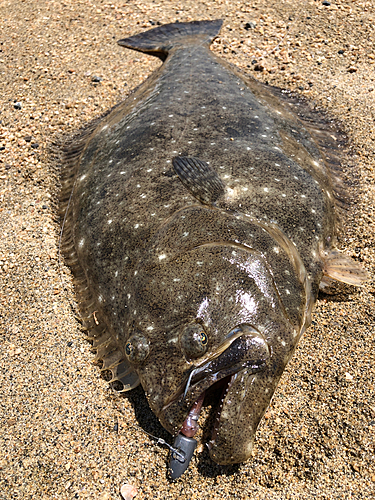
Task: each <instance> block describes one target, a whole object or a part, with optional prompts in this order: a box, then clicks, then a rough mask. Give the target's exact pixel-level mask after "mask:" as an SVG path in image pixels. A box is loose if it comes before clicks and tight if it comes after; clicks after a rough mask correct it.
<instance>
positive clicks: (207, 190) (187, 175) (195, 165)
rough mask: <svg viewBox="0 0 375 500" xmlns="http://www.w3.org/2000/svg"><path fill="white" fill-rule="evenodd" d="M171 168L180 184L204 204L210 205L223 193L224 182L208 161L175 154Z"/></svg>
mask: <svg viewBox="0 0 375 500" xmlns="http://www.w3.org/2000/svg"><path fill="white" fill-rule="evenodd" d="M172 163H173V168H174V171H175V172H176V174H177V175H178V176H179V178H180V180H181V182H182V184H183V185H184V186H185V187H186V188H187V189H188V190H189V191H190V192H191V194H192V195H193V196H194V197H195V198H197V200H199V201H200V202H201V203H203V204H205V205H212V204H213V203H215V201H216V200H217V199H218V198H219V197H220V196H221V195H222V194H224V187H225V186H224V183H223V181H222V180H221V179H220V177H219V176H218V174H217V172H216V171H215V170H214V169H213V168H212V167H210V166H209V165H208V163H206V162H204V161H202V160H199V159H198V158H193V157H192V156H190V157H187V156H177V157H176V158H173V160H172Z"/></svg>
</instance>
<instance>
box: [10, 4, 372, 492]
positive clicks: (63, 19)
mask: <svg viewBox="0 0 375 500" xmlns="http://www.w3.org/2000/svg"><path fill="white" fill-rule="evenodd" d="M323 3H324V2H323ZM323 3H322V2H321V1H301V2H293V1H290V0H286V1H284V2H281V1H280V0H268V1H267V2H260V1H258V0H255V1H252V2H243V1H235V0H231V1H224V0H217V1H209V0H206V1H194V2H191V1H190V0H187V1H185V2H176V1H162V0H156V1H151V0H144V1H142V2H136V1H134V0H129V1H125V0H122V1H117V0H113V1H112V2H108V3H105V2H103V1H100V0H92V1H90V0H85V1H73V0H65V1H63V2H57V1H54V0H50V1H45V0H44V1H43V0H38V1H37V0H28V1H20V0H11V1H1V2H0V12H1V16H0V44H1V45H0V49H1V51H0V75H1V77H0V88H1V100H2V102H1V107H0V282H1V288H0V304H1V306H0V322H1V323H0V333H1V352H0V366H1V372H0V373H1V399H0V404H1V406H0V407H1V413H0V425H1V427H0V498H1V499H7V500H8V499H31V498H33V499H42V500H47V499H75V498H77V499H85V498H90V499H100V500H109V499H119V498H121V497H120V488H121V486H122V485H124V484H130V485H133V486H135V487H136V488H137V495H136V497H135V498H136V499H150V498H159V499H164V498H165V499H168V498H170V499H177V498H178V499H179V500H182V499H193V498H196V499H210V500H214V499H224V498H228V499H229V498H230V499H231V498H251V499H263V498H264V499H267V500H268V499H280V500H281V499H297V498H298V499H313V498H314V499H336V498H337V499H338V498H340V499H359V498H363V499H370V498H375V454H374V437H375V400H374V374H375V368H374V352H375V350H374V310H375V309H374V294H375V289H374V284H373V281H372V282H371V281H370V282H369V283H368V285H366V286H365V287H364V288H363V289H360V290H354V289H349V290H346V291H345V293H342V292H340V293H337V294H336V295H333V296H330V297H329V296H321V297H320V299H319V301H318V303H317V306H316V308H315V311H314V317H313V319H314V321H313V325H312V326H311V328H310V329H309V330H308V331H307V332H306V334H305V335H304V337H303V339H302V340H301V342H300V344H299V346H298V348H297V350H296V352H295V355H294V357H293V359H292V361H291V363H290V364H289V365H288V367H287V370H286V371H285V373H284V375H283V377H282V380H281V382H280V385H279V388H278V390H277V392H276V394H275V396H274V398H273V400H272V403H271V406H270V408H269V410H268V411H267V413H266V415H265V418H264V419H263V421H262V423H261V425H260V427H259V430H258V432H257V438H256V445H255V449H254V453H253V457H252V458H251V459H250V460H249V461H248V462H247V463H245V464H241V465H238V466H234V467H221V466H217V465H215V464H214V463H212V462H211V461H210V459H209V457H208V453H207V451H206V449H205V447H204V446H199V448H198V452H197V453H196V455H195V457H194V458H193V460H192V463H191V465H190V468H189V470H188V472H187V473H186V474H185V475H184V476H183V477H182V478H181V479H180V480H178V481H176V482H174V483H173V482H171V481H169V480H168V478H167V475H166V471H167V469H166V463H167V460H168V450H167V449H166V448H165V447H163V446H160V445H156V444H155V441H154V440H153V439H151V438H150V437H149V436H148V435H147V434H146V433H145V432H144V431H147V432H149V433H152V434H155V435H157V436H158V437H162V438H163V439H165V440H170V437H169V436H168V434H167V433H166V432H165V431H164V430H163V429H162V428H161V426H160V425H159V424H158V422H157V420H156V418H155V417H154V416H153V414H152V413H151V412H150V410H149V409H148V406H147V403H146V400H145V397H144V395H143V392H142V390H141V389H136V390H135V391H133V392H132V393H130V394H129V395H128V396H125V397H119V396H117V395H116V394H114V393H113V392H112V391H111V390H110V389H109V387H108V385H107V383H106V382H105V380H103V379H102V378H101V377H100V372H99V369H98V368H97V367H96V366H94V365H93V363H92V360H93V354H92V352H91V348H90V345H89V344H88V343H87V342H86V341H85V340H84V338H83V332H82V329H81V325H80V322H79V319H78V309H77V303H76V299H75V296H74V289H73V285H72V276H71V274H70V271H69V269H67V268H66V267H65V266H64V264H63V262H59V258H58V247H59V220H58V216H57V196H58V190H59V168H60V167H59V163H58V161H56V160H55V159H54V157H53V155H51V146H52V145H53V143H55V142H58V141H59V140H60V139H61V137H63V136H69V135H70V134H72V133H74V131H77V130H78V129H79V127H81V126H83V125H84V124H86V123H87V122H89V121H90V120H92V119H93V118H95V117H97V116H99V115H100V114H101V113H103V112H104V111H105V110H107V109H109V108H110V107H111V106H112V105H114V104H115V103H117V102H119V101H121V100H122V99H124V98H125V97H126V96H127V94H128V93H129V91H130V90H131V89H133V88H134V87H135V86H137V85H138V84H140V83H141V82H142V81H144V79H145V78H146V77H147V76H148V75H149V74H150V73H151V72H152V71H153V70H154V69H155V68H156V67H158V65H159V64H160V63H159V61H158V60H157V59H155V58H152V57H149V56H146V55H142V54H139V53H136V52H132V51H130V50H125V49H123V48H121V47H119V46H117V45H116V40H118V39H120V38H124V37H126V36H129V35H131V34H134V33H137V32H140V31H142V30H145V29H148V28H151V27H152V26H154V25H156V23H161V24H165V23H168V22H173V21H176V20H179V21H191V20H195V19H215V18H223V19H224V26H223V30H222V33H221V35H220V38H219V39H218V40H217V41H216V43H215V44H214V45H213V50H214V52H215V53H217V54H218V55H220V56H221V57H223V58H224V59H226V60H228V61H230V62H232V63H234V64H235V65H237V66H238V67H240V68H242V69H243V70H244V71H245V72H247V73H249V74H250V75H252V76H255V77H256V78H258V79H259V80H261V81H263V82H268V83H269V84H270V85H276V86H279V87H281V88H284V89H289V90H293V91H295V92H296V93H298V94H300V95H302V96H304V97H305V98H306V99H308V100H310V101H311V102H313V103H315V106H317V107H318V108H320V109H322V110H324V111H325V112H326V113H328V115H329V116H330V117H331V118H332V119H334V120H336V121H337V122H338V123H340V124H341V127H342V129H343V130H344V131H345V132H346V134H347V135H348V138H349V141H350V147H349V149H348V153H347V154H346V155H345V156H344V157H343V159H344V165H345V166H346V167H347V168H346V176H347V179H348V181H349V182H350V183H351V184H353V189H354V191H356V192H357V193H358V194H359V196H358V200H357V203H356V204H355V205H354V206H353V208H352V210H351V211H350V213H349V214H348V218H347V220H346V222H345V224H344V230H343V232H342V235H341V238H340V245H341V248H343V249H345V250H346V252H347V253H348V254H349V255H351V256H352V257H354V258H355V259H357V260H358V261H360V262H363V264H364V265H365V266H366V268H367V269H368V270H369V271H370V274H371V276H373V274H372V272H373V268H374V261H375V255H374V250H375V245H374V198H375V188H374V186H375V184H374V181H375V179H374V176H375V172H374V139H375V134H374V118H375V103H374V96H375V82H374V77H375V71H374V69H375V50H374V42H375V14H374V2H365V1H350V0H345V1H341V0H338V1H332V2H331V4H330V5H323ZM325 3H327V2H325ZM246 5H249V6H248V7H247V6H246ZM250 5H251V6H250Z"/></svg>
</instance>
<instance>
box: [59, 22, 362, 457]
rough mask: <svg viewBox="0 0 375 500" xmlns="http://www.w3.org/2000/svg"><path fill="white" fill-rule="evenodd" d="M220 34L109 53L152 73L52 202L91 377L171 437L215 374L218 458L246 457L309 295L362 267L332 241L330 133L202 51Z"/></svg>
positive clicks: (210, 29) (164, 37)
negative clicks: (138, 61) (152, 64)
mask: <svg viewBox="0 0 375 500" xmlns="http://www.w3.org/2000/svg"><path fill="white" fill-rule="evenodd" d="M220 27H221V21H202V22H194V23H181V24H172V25H167V26H163V27H160V28H156V29H154V30H151V31H149V32H146V33H142V34H140V35H136V36H134V37H131V38H128V39H125V40H121V41H120V42H119V43H120V45H123V46H125V47H128V48H133V49H135V50H140V51H143V52H148V53H151V54H154V55H156V56H158V57H160V58H161V59H162V60H163V61H164V64H163V65H162V66H161V67H160V68H159V69H158V70H157V71H155V72H154V73H153V74H152V75H151V76H150V77H149V78H148V80H147V81H146V82H145V83H144V84H143V85H141V86H140V87H139V88H138V89H137V90H136V91H135V92H134V93H133V94H132V95H130V97H129V98H128V99H127V100H126V101H125V102H123V103H121V104H120V105H118V106H117V107H115V108H114V109H113V110H111V111H110V112H109V113H108V114H107V115H106V116H105V117H103V118H102V119H101V120H100V121H99V122H97V123H96V124H94V125H92V126H91V127H90V128H88V130H87V131H86V132H85V133H84V134H83V135H82V136H81V137H80V138H79V139H78V140H77V141H76V142H75V143H73V144H72V145H70V146H69V148H67V150H66V161H65V178H64V179H63V182H62V184H63V191H62V198H63V199H64V200H65V201H64V202H63V204H62V206H63V209H66V221H65V225H64V250H65V256H66V259H67V261H68V263H70V264H71V265H72V268H73V271H74V274H75V276H76V281H77V291H78V293H79V295H80V298H81V309H82V314H83V317H84V321H85V325H86V327H87V328H88V330H89V332H90V333H89V336H90V337H91V338H92V339H93V342H94V346H95V347H96V348H97V359H99V360H102V362H103V367H102V369H103V370H111V372H112V374H113V380H114V381H121V382H122V384H123V389H124V390H129V389H131V388H133V387H135V386H136V385H138V383H141V384H142V386H143V388H144V390H145V392H146V395H147V398H148V401H149V404H150V407H151V409H152V410H153V412H154V413H155V414H156V415H157V417H158V418H159V419H160V421H161V423H162V425H163V426H164V427H165V428H166V429H167V430H168V431H169V432H171V433H172V434H174V435H176V434H177V433H178V432H179V430H180V429H181V426H182V424H183V423H184V420H185V418H186V416H187V414H188V412H189V409H190V408H191V407H192V405H193V404H194V402H195V401H196V400H197V399H198V398H199V396H200V395H201V394H202V392H203V391H204V390H206V389H208V387H210V386H211V385H212V384H213V383H214V382H215V381H217V380H220V379H224V378H225V377H228V378H229V379H230V382H229V385H228V388H227V391H226V393H225V395H224V399H223V401H222V402H221V409H220V411H219V415H218V419H219V420H218V422H217V424H216V426H215V430H214V434H213V439H212V441H211V442H210V448H211V450H210V454H211V457H212V458H213V460H215V461H216V462H218V463H221V464H228V463H238V462H242V461H244V460H246V459H247V458H249V456H250V454H251V450H252V447H253V442H254V435H255V432H256V429H257V426H258V424H259V421H260V419H261V418H262V416H263V414H264V412H265V410H266V408H267V406H268V404H269V402H270V400H271V397H272V395H273V393H274V391H275V388H276V386H277V383H278V380H279V378H280V376H281V374H282V373H283V370H284V368H285V366H286V364H287V363H288V361H289V360H290V358H291V356H292V354H293V351H294V349H295V347H296V344H297V342H298V340H299V338H300V336H301V335H302V333H303V332H304V330H305V329H306V328H307V327H308V326H309V324H310V322H311V311H312V308H313V305H314V303H315V301H316V298H317V294H318V290H319V285H321V284H322V283H323V284H326V283H328V282H329V280H339V281H344V282H348V283H351V284H355V285H359V284H361V283H362V282H363V281H364V280H365V279H366V273H365V272H364V271H362V270H361V268H360V267H359V266H358V265H357V264H356V263H355V262H353V261H351V260H350V259H349V258H348V257H345V256H344V255H343V254H341V253H338V252H337V251H336V250H335V246H334V245H335V235H336V232H337V227H336V226H337V203H336V201H335V200H337V191H338V190H339V189H341V188H340V186H339V179H336V178H335V180H334V181H332V180H331V179H332V178H333V177H332V175H331V172H330V169H329V166H330V163H331V164H333V163H335V161H336V160H335V158H333V156H334V154H335V155H337V151H334V149H337V146H333V145H334V143H335V141H334V140H333V139H332V137H333V132H332V131H331V130H330V129H329V127H327V126H326V125H324V124H323V123H312V122H311V120H310V122H309V121H308V120H303V119H300V118H298V117H297V116H296V114H295V110H296V109H298V104H297V103H294V104H293V103H289V102H288V101H287V99H286V98H283V97H282V95H281V93H280V94H279V95H278V94H277V91H272V90H267V89H266V88H265V87H264V86H262V85H261V84H259V83H257V82H256V81H254V80H251V79H246V78H244V77H243V76H241V75H240V74H239V72H238V71H237V70H236V69H234V68H233V67H231V66H229V65H228V64H227V63H225V62H224V61H223V60H221V59H219V58H217V57H216V56H215V55H214V54H213V53H212V52H210V50H209V44H210V42H211V40H212V39H213V38H214V37H215V36H216V34H217V33H218V32H219V30H220ZM324 144H325V145H326V147H325V149H326V151H328V152H329V153H332V154H331V157H332V158H333V160H332V159H331V161H329V160H327V158H326V157H325V155H324V152H323V150H324V147H322V145H323V146H324ZM330 148H331V149H330ZM333 153H334V154H333ZM322 280H323V281H322ZM237 339H238V340H237Z"/></svg>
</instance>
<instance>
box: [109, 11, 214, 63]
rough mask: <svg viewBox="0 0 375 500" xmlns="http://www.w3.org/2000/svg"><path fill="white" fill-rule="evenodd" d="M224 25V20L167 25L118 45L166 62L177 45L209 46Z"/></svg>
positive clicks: (125, 40) (120, 41) (120, 42)
mask: <svg viewBox="0 0 375 500" xmlns="http://www.w3.org/2000/svg"><path fill="white" fill-rule="evenodd" d="M222 24H223V21H222V19H216V20H215V21H193V22H191V23H173V24H166V25H164V26H160V27H159V28H154V29H152V30H149V31H145V32H144V33H139V34H138V35H134V36H131V37H129V38H124V39H123V40H119V41H118V42H117V43H118V44H119V45H121V46H122V47H126V48H128V49H133V50H138V51H139V52H146V53H148V54H151V55H154V56H156V57H159V58H160V59H161V60H162V61H165V59H166V58H167V55H168V52H169V51H170V50H171V49H172V48H173V47H175V46H176V45H180V44H191V43H197V42H199V41H201V42H202V41H203V42H205V43H206V44H207V45H209V44H210V43H211V42H212V40H213V39H214V38H215V37H216V36H217V35H218V33H219V31H220V29H221V26H222Z"/></svg>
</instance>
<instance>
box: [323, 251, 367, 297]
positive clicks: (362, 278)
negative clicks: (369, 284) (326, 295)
mask: <svg viewBox="0 0 375 500" xmlns="http://www.w3.org/2000/svg"><path fill="white" fill-rule="evenodd" d="M323 272H324V276H323V279H322V281H321V284H320V288H321V289H322V290H325V287H329V286H330V285H331V283H332V280H334V281H340V282H342V283H347V284H348V285H354V286H361V285H363V284H364V283H365V282H366V281H367V280H368V279H369V276H368V273H367V271H366V269H364V268H363V267H362V266H361V265H360V264H358V262H356V261H355V260H353V259H352V258H351V257H348V256H347V255H345V254H343V253H341V252H339V251H338V250H332V251H331V252H329V253H327V254H326V255H325V257H324V269H323Z"/></svg>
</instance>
